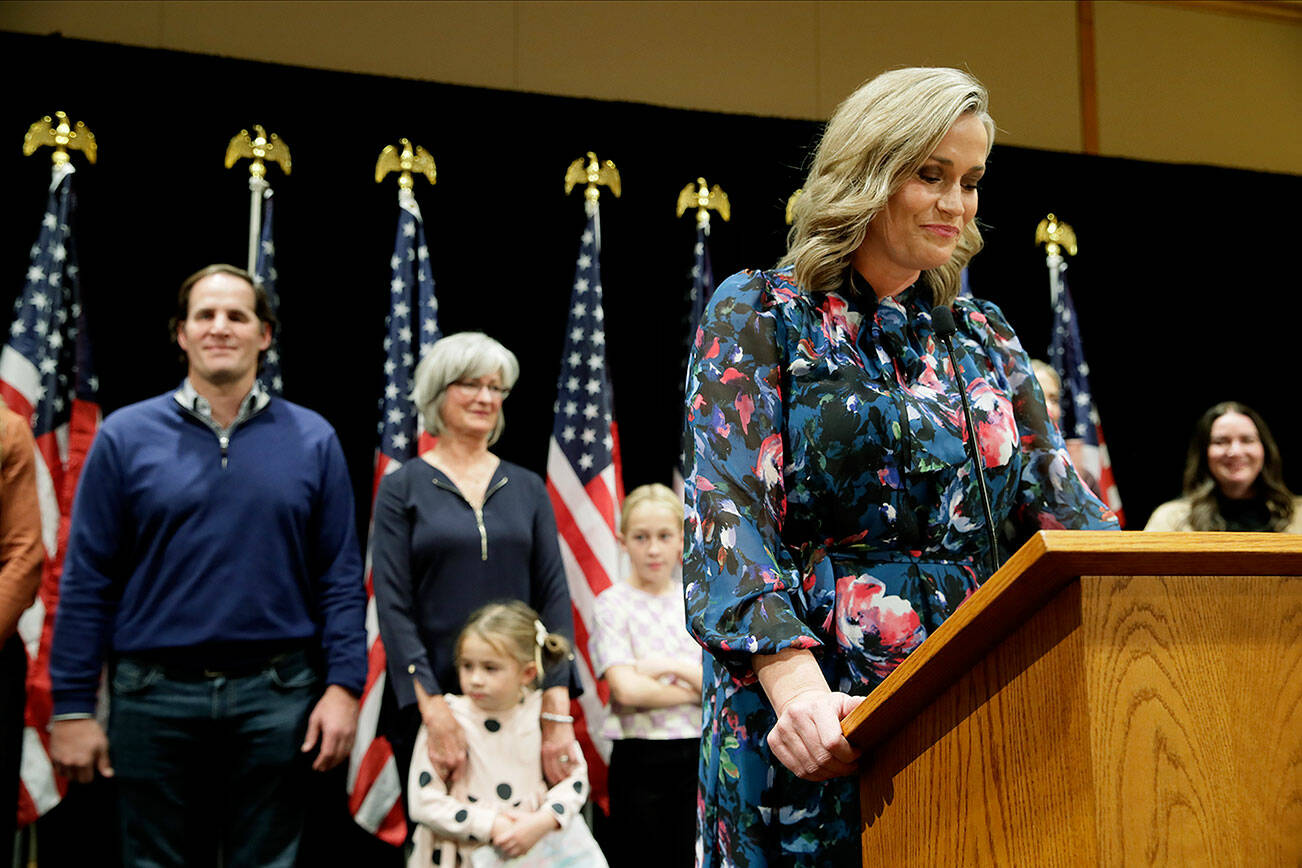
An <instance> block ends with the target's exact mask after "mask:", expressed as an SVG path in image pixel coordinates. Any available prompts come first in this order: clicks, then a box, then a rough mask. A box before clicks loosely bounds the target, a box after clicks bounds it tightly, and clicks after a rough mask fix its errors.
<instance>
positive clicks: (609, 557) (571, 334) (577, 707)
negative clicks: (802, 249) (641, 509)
mask: <svg viewBox="0 0 1302 868" xmlns="http://www.w3.org/2000/svg"><path fill="white" fill-rule="evenodd" d="M585 205H586V207H587V212H588V222H587V226H586V227H585V228H584V230H583V236H582V243H581V244H580V245H579V258H578V263H577V264H576V266H575V268H574V289H573V291H572V293H571V295H570V316H569V322H568V324H567V325H566V329H565V351H564V353H563V355H562V356H561V373H560V377H559V378H558V379H557V382H556V405H555V407H554V408H553V412H554V413H555V421H554V422H553V425H552V436H551V442H550V444H549V447H548V451H547V493H548V494H549V495H550V496H551V500H552V510H553V511H554V512H555V513H556V527H557V531H558V533H559V536H560V544H561V559H562V560H563V561H564V562H565V576H566V579H567V580H568V584H569V589H570V600H571V602H572V603H573V607H574V644H575V647H576V648H577V649H578V651H579V654H578V655H577V658H576V659H577V664H578V668H579V677H580V679H581V680H582V682H583V691H584V692H583V696H582V697H581V698H580V699H579V700H578V701H577V702H575V703H574V709H573V712H572V713H573V714H574V728H575V734H576V736H577V737H578V739H579V743H580V744H581V745H582V746H583V754H584V757H585V758H586V760H587V762H588V775H589V777H590V778H591V781H590V783H591V785H592V798H593V801H594V802H596V803H597V804H599V805H601V806H602V807H603V809H604V808H605V807H606V798H607V797H606V765H607V763H608V762H609V761H610V742H609V741H608V740H606V739H604V738H602V737H601V734H600V732H601V721H602V720H604V718H605V703H606V700H607V699H608V694H607V688H606V685H605V683H604V682H601V683H598V681H597V679H596V678H595V677H594V675H593V672H592V658H591V657H590V656H589V654H588V636H589V629H590V625H591V624H592V623H593V615H592V603H593V600H595V599H596V597H597V595H598V594H600V593H601V592H602V591H604V590H606V588H609V587H610V586H611V584H612V583H613V582H615V581H616V580H617V579H618V577H619V543H618V541H617V540H616V538H615V533H616V531H617V529H618V525H619V505H620V502H621V501H622V500H623V498H624V490H623V482H622V481H621V479H620V470H619V435H618V431H617V429H616V426H615V418H614V414H613V408H614V402H613V400H612V398H611V391H610V377H609V375H608V374H607V371H606V331H605V322H604V317H605V314H604V312H603V310H602V307H601V213H600V208H599V206H598V204H597V203H596V202H593V201H591V200H585Z"/></svg>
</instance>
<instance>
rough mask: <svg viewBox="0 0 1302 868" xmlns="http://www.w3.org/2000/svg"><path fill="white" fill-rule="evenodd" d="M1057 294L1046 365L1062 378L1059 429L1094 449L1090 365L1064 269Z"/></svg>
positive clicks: (1095, 439)
mask: <svg viewBox="0 0 1302 868" xmlns="http://www.w3.org/2000/svg"><path fill="white" fill-rule="evenodd" d="M1060 273H1061V274H1062V275H1063V277H1062V279H1061V281H1060V287H1059V291H1058V293H1057V296H1056V297H1055V298H1054V300H1053V302H1054V303H1053V337H1052V339H1051V340H1050V343H1049V364H1051V365H1053V367H1054V370H1056V371H1057V372H1058V376H1059V377H1061V378H1062V429H1063V432H1064V433H1065V434H1066V436H1068V437H1078V438H1080V439H1082V440H1084V441H1085V443H1086V444H1088V445H1091V446H1097V445H1098V442H1099V438H1098V434H1097V428H1096V426H1097V419H1096V416H1095V412H1094V398H1093V396H1092V395H1091V394H1090V383H1089V373H1090V368H1089V365H1088V364H1087V363H1086V361H1085V349H1084V347H1083V346H1082V344H1081V339H1080V326H1079V324H1078V323H1077V321H1076V306H1075V304H1073V303H1072V299H1071V290H1069V289H1068V288H1067V280H1066V269H1065V268H1063V269H1062V272H1060Z"/></svg>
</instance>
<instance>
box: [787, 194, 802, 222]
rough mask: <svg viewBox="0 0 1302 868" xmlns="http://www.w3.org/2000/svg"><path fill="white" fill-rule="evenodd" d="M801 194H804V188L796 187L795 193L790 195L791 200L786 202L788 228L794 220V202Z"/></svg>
mask: <svg viewBox="0 0 1302 868" xmlns="http://www.w3.org/2000/svg"><path fill="white" fill-rule="evenodd" d="M803 192H805V188H804V187H797V188H796V192H794V193H792V194H791V198H790V199H788V200H787V225H788V226H790V225H791V224H792V222H793V221H794V220H795V219H796V202H798V201H799V200H800V194H801V193H803Z"/></svg>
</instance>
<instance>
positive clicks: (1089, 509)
mask: <svg viewBox="0 0 1302 868" xmlns="http://www.w3.org/2000/svg"><path fill="white" fill-rule="evenodd" d="M954 310H955V313H957V314H959V315H960V316H959V319H960V325H959V328H960V330H962V331H966V332H967V333H968V334H969V335H970V336H971V337H973V338H974V339H975V340H977V341H978V342H979V343H981V344H982V345H983V346H984V347H985V350H986V356H987V359H988V360H989V361H990V365H991V368H992V370H991V371H990V374H991V375H992V376H991V379H992V380H993V381H995V382H997V383H998V384H999V385H1000V386H1001V387H1002V388H1003V389H1004V390H1005V391H1006V393H1007V394H1008V397H1009V400H1010V401H1011V403H1012V407H1013V419H1014V422H1015V424H1016V426H1017V434H1018V449H1019V450H1020V452H1021V466H1022V469H1021V473H1020V475H1019V477H1018V480H1017V489H1016V494H1015V498H1014V501H1013V504H1012V509H1011V511H1010V514H1009V519H1010V520H1011V522H1012V524H1013V527H1014V529H1015V531H1016V538H1015V539H1013V540H1011V541H1010V543H1011V546H1012V547H1013V548H1016V547H1017V546H1019V545H1020V544H1021V542H1022V541H1024V540H1025V539H1026V538H1027V537H1029V536H1030V535H1031V534H1033V533H1034V532H1035V531H1037V530H1063V529H1067V530H1119V529H1120V525H1119V524H1118V523H1117V518H1116V515H1115V514H1114V513H1113V512H1112V510H1111V509H1109V508H1108V506H1107V505H1106V504H1104V503H1103V502H1102V501H1101V500H1099V499H1098V497H1096V496H1095V495H1094V493H1093V492H1092V491H1090V488H1089V486H1088V485H1087V484H1086V483H1085V481H1084V480H1083V479H1081V477H1080V474H1079V473H1077V472H1076V467H1075V465H1073V464H1072V461H1071V457H1070V456H1069V455H1068V453H1067V446H1066V444H1065V443H1064V442H1063V439H1062V434H1061V433H1060V432H1059V431H1058V427H1057V426H1056V425H1055V424H1054V423H1053V422H1052V420H1050V419H1049V413H1048V410H1046V409H1045V403H1044V393H1043V392H1042V391H1041V390H1040V383H1039V381H1038V380H1037V379H1036V378H1035V374H1034V372H1033V371H1032V370H1031V360H1030V357H1029V356H1028V355H1027V354H1026V351H1025V350H1023V349H1022V344H1021V341H1019V340H1018V338H1017V335H1016V334H1015V333H1014V332H1013V329H1012V327H1011V326H1010V325H1009V324H1008V320H1007V319H1006V318H1005V317H1004V314H1003V312H1002V311H1001V310H1000V309H999V307H998V305H996V304H994V303H993V302H989V301H983V300H976V299H959V300H957V301H956V302H955V303H954Z"/></svg>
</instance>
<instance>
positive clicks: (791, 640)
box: [683, 272, 821, 680]
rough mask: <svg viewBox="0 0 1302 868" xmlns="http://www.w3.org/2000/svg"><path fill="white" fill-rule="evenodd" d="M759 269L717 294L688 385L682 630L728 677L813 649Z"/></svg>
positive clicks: (778, 358) (774, 316)
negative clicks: (789, 540)
mask: <svg viewBox="0 0 1302 868" xmlns="http://www.w3.org/2000/svg"><path fill="white" fill-rule="evenodd" d="M780 300H781V299H780V298H779V297H777V296H775V294H774V287H773V286H772V285H770V284H769V282H768V281H767V280H766V279H765V278H764V276H763V274H762V273H759V272H753V273H747V272H743V273H740V274H737V275H734V276H733V277H731V278H729V279H728V280H727V281H725V282H724V283H723V284H722V285H720V287H719V288H718V290H717V291H716V292H715V294H714V296H713V297H712V299H711V302H710V305H709V307H708V308H707V310H706V312H705V315H704V316H703V318H702V320H701V326H700V328H699V330H698V331H697V334H696V339H695V343H694V347H693V351H692V359H691V363H690V365H689V369H688V381H687V424H686V432H685V440H684V454H685V456H686V459H687V460H686V464H687V473H686V474H685V476H686V480H685V482H686V497H685V499H686V504H685V507H686V510H685V512H686V514H685V528H684V536H685V538H686V540H687V551H686V553H685V556H684V560H683V582H684V586H685V592H686V603H687V620H688V629H689V630H690V631H691V633H692V635H693V636H694V637H695V638H696V639H697V641H699V642H700V643H701V644H702V645H704V646H705V647H706V648H708V649H709V650H710V651H711V652H712V653H713V654H714V656H715V657H716V658H717V659H719V660H720V661H722V662H723V663H724V664H725V665H726V666H727V667H728V668H729V670H730V671H731V672H732V674H733V675H734V676H736V677H739V678H742V679H743V680H750V679H753V678H754V673H753V670H752V669H751V665H750V658H751V655H754V654H775V653H777V652H779V651H782V650H785V649H787V648H811V649H812V648H817V647H819V646H820V645H821V642H820V641H819V639H818V638H817V637H816V635H815V634H814V632H813V631H812V630H811V629H810V628H809V627H808V626H807V625H806V623H805V611H804V609H805V606H804V601H803V598H802V594H801V575H800V569H799V567H798V565H797V564H796V562H795V559H794V558H793V556H792V554H791V552H790V550H789V549H788V547H787V546H786V545H784V544H783V539H782V527H783V521H784V518H785V515H786V504H787V500H786V483H785V479H784V477H785V475H786V473H787V468H786V466H785V462H784V455H785V454H786V449H785V443H786V435H785V430H784V425H785V422H786V412H785V408H784V403H783V380H784V377H783V374H784V370H785V366H786V363H787V357H788V352H787V327H786V323H785V320H784V318H783V316H782V312H781V304H780V303H779V302H780Z"/></svg>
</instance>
